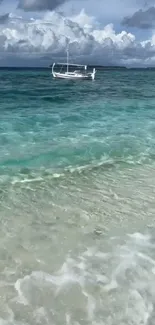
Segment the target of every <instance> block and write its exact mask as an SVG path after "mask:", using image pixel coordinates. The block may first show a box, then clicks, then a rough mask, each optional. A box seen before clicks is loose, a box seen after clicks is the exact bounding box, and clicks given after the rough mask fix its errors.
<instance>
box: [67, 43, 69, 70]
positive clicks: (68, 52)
mask: <svg viewBox="0 0 155 325" xmlns="http://www.w3.org/2000/svg"><path fill="white" fill-rule="evenodd" d="M68 62H69V44H68V45H67V73H68V70H69V66H68Z"/></svg>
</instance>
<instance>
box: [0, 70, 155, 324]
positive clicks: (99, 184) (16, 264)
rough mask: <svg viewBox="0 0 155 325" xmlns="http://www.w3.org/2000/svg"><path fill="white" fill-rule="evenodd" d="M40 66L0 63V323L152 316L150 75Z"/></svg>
mask: <svg viewBox="0 0 155 325" xmlns="http://www.w3.org/2000/svg"><path fill="white" fill-rule="evenodd" d="M49 72H50V71H38V70H36V71H22V70H21V71H11V70H10V71H3V72H2V71H1V72H0V74H1V79H0V80H1V81H0V82H1V87H0V216H1V227H0V272H1V278H0V287H1V291H0V292H1V301H0V324H2V325H3V324H9V325H10V324H11V325H12V324H15V325H17V324H18V325H19V324H22V325H23V324H24V325H25V324H43V323H44V324H56V325H57V324H61V325H62V324H69V325H73V324H75V325H77V324H95V325H96V324H97V325H98V324H105V325H116V324H120V325H128V324H132V325H142V324H143V325H153V324H154V323H155V310H154V305H155V289H154V281H155V221H154V216H155V203H154V202H155V199H154V198H155V96H154V82H153V80H154V77H155V73H154V72H152V71H145V70H144V71H107V72H103V73H98V75H97V79H96V80H95V81H94V82H90V81H88V82H87V81H85V82H83V83H78V82H76V83H74V82H69V81H66V80H65V81H62V80H61V81H57V80H52V79H51V75H50V73H49Z"/></svg>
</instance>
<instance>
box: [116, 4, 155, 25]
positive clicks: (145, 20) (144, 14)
mask: <svg viewBox="0 0 155 325" xmlns="http://www.w3.org/2000/svg"><path fill="white" fill-rule="evenodd" d="M122 24H123V25H125V26H129V27H137V28H142V29H149V28H154V27H155V7H150V8H148V9H147V10H144V11H143V10H142V9H140V10H138V11H136V12H135V13H134V14H133V15H132V16H131V17H125V18H124V19H123V21H122Z"/></svg>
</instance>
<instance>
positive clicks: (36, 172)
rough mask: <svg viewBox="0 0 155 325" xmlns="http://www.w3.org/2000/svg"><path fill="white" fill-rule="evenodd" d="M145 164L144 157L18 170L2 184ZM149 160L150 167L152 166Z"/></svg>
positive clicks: (42, 179) (104, 158) (44, 179)
mask: <svg viewBox="0 0 155 325" xmlns="http://www.w3.org/2000/svg"><path fill="white" fill-rule="evenodd" d="M144 163H146V164H147V163H148V160H147V159H146V160H145V158H144V159H143V158H142V157H141V158H140V159H139V161H136V162H135V161H134V160H132V159H131V158H129V159H128V160H120V159H108V157H107V158H106V157H103V158H102V159H101V160H99V161H98V160H97V161H96V160H95V161H92V162H91V163H89V164H84V165H80V166H79V165H76V166H72V165H70V166H67V167H65V168H59V169H58V168H47V169H46V168H43V167H42V168H41V169H31V168H21V169H20V170H18V172H17V173H16V175H12V176H11V175H10V176H9V175H1V178H0V182H1V183H3V182H6V181H7V182H8V181H9V182H11V184H12V185H15V184H17V183H28V182H31V183H32V182H42V181H46V179H59V178H65V177H68V175H70V176H74V175H75V176H76V175H77V174H78V175H85V176H86V175H88V176H89V173H92V174H93V173H97V172H99V173H101V172H103V173H104V172H106V171H110V170H114V169H115V168H116V169H122V168H132V167H133V166H136V165H142V164H144ZM150 163H151V162H150V160H149V165H150Z"/></svg>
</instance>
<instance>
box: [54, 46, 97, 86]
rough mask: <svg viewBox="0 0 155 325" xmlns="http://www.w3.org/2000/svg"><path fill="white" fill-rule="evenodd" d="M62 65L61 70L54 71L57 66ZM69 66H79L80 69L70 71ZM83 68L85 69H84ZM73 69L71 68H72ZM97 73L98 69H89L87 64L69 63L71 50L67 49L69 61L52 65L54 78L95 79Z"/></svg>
mask: <svg viewBox="0 0 155 325" xmlns="http://www.w3.org/2000/svg"><path fill="white" fill-rule="evenodd" d="M56 65H57V66H61V70H60V71H59V72H56V71H54V68H55V66H56ZM64 66H67V69H66V71H64V72H63V71H62V69H63V67H64ZM69 67H71V68H72V70H74V69H73V68H74V67H76V68H79V67H80V70H77V69H76V70H74V71H69ZM82 69H83V71H82ZM70 70H71V69H70ZM95 74H96V69H95V68H93V71H92V72H88V71H87V65H79V64H69V50H68V49H67V63H53V65H52V75H53V77H54V78H60V79H71V80H81V79H82V80H94V79H95Z"/></svg>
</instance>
